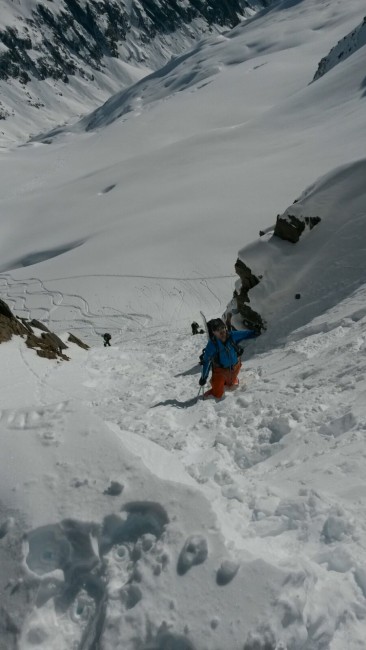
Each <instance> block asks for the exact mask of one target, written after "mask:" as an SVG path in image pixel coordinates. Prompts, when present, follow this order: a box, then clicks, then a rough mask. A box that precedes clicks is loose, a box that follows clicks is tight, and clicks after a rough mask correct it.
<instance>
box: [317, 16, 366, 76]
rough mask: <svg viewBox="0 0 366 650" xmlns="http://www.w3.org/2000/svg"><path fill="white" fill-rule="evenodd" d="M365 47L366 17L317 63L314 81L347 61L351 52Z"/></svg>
mask: <svg viewBox="0 0 366 650" xmlns="http://www.w3.org/2000/svg"><path fill="white" fill-rule="evenodd" d="M364 45H366V16H365V17H364V19H363V21H362V23H361V24H360V25H358V26H357V27H356V28H355V29H353V30H352V32H351V33H350V34H347V36H345V37H344V38H342V39H341V40H340V41H338V43H337V45H335V46H334V47H332V49H331V51H330V52H329V54H327V56H325V57H324V58H323V59H322V60H321V61H320V63H319V66H318V69H317V71H316V73H315V75H314V81H316V80H317V79H319V77H322V76H323V75H324V74H326V73H327V72H328V71H329V70H331V69H332V68H334V66H335V65H338V63H340V62H341V61H344V60H345V59H347V58H348V57H349V56H351V54H353V52H356V51H357V50H359V49H360V47H363V46H364Z"/></svg>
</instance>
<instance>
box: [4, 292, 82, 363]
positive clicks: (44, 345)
mask: <svg viewBox="0 0 366 650" xmlns="http://www.w3.org/2000/svg"><path fill="white" fill-rule="evenodd" d="M35 330H40V333H37V331H35ZM14 335H17V336H21V337H22V338H25V344H26V346H27V347H28V348H34V349H35V350H36V352H37V354H38V356H40V357H44V358H47V359H64V360H68V359H69V357H67V356H66V355H65V354H64V352H63V351H64V350H67V348H68V346H67V345H66V343H65V342H64V341H63V340H62V339H61V338H60V337H59V336H57V334H55V333H54V332H50V330H49V329H48V327H47V326H46V325H44V324H43V323H41V322H40V321H38V320H37V319H32V320H31V321H27V320H26V319H25V318H21V319H18V318H16V317H15V316H14V314H13V313H12V311H11V309H10V308H9V307H8V305H7V304H6V302H4V301H3V300H0V343H2V342H6V341H10V340H11V338H12V337H13V336H14ZM69 341H70V342H71V343H76V344H77V345H79V347H82V348H84V349H88V348H89V346H88V345H86V344H85V343H83V342H82V341H80V339H77V338H76V337H73V335H72V334H70V336H69Z"/></svg>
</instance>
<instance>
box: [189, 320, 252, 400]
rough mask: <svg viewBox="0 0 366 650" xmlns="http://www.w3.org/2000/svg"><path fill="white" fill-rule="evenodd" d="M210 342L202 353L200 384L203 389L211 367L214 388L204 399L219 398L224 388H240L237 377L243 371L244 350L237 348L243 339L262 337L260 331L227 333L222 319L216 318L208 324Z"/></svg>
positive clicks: (206, 393) (207, 392) (212, 387)
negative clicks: (241, 357)
mask: <svg viewBox="0 0 366 650" xmlns="http://www.w3.org/2000/svg"><path fill="white" fill-rule="evenodd" d="M207 327H208V332H209V336H210V340H209V342H208V343H207V345H206V348H205V351H204V353H203V364H202V374H201V378H200V380H199V385H200V386H204V385H205V384H206V382H207V377H208V375H209V372H210V367H211V365H212V377H211V388H210V390H208V391H206V392H205V393H204V395H203V399H208V398H210V397H216V398H218V399H220V398H221V397H222V396H223V394H224V391H225V386H226V387H228V388H234V387H235V386H238V385H239V379H238V374H239V370H240V368H241V360H240V356H241V355H242V353H243V349H242V348H241V347H240V346H239V345H238V343H239V342H240V341H243V340H244V339H251V338H255V337H256V336H259V334H260V331H259V330H238V331H235V332H234V331H231V332H228V329H227V327H226V325H225V323H224V322H223V321H222V320H221V318H214V319H213V320H210V321H208V323H207Z"/></svg>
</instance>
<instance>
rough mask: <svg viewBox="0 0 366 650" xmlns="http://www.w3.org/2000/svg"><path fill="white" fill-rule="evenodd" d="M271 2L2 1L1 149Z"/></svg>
mask: <svg viewBox="0 0 366 650" xmlns="http://www.w3.org/2000/svg"><path fill="white" fill-rule="evenodd" d="M266 4H268V3H267V2H266V1H265V0H258V1H257V2H255V3H254V4H253V5H249V3H247V2H246V0H233V1H231V2H230V3H228V2H224V1H223V0H208V1H205V2H203V1H201V0H199V1H198V2H197V1H195V2H191V1H187V2H183V3H182V2H176V0H163V1H160V0H141V1H139V2H137V1H135V0H131V1H126V2H125V1H124V0H108V1H106V0H102V1H100V0H98V1H97V0H59V1H58V2H49V0H42V1H39V0H27V1H26V2H23V1H22V2H19V1H18V0H16V2H14V0H2V3H1V14H0V23H1V27H0V91H1V103H0V119H2V120H3V123H2V130H1V133H2V136H3V137H2V143H3V145H6V144H7V143H8V142H9V141H15V142H16V141H19V140H23V141H24V139H27V137H28V136H29V135H30V134H35V133H38V132H39V131H41V130H45V128H50V127H51V126H52V125H54V124H60V123H61V122H64V121H65V120H70V119H71V118H74V119H75V117H77V115H80V114H85V113H86V112H89V111H90V110H92V109H93V108H95V107H96V106H98V104H100V103H101V102H103V101H105V100H106V99H107V98H108V97H109V96H110V95H112V94H113V93H115V92H117V91H118V90H120V89H121V88H123V87H126V86H128V85H129V84H131V83H132V82H134V81H136V80H138V79H139V78H140V77H141V76H143V75H144V74H146V73H147V72H149V70H151V69H153V70H154V69H157V68H159V67H161V66H162V65H163V64H164V63H165V62H166V61H168V60H169V59H170V57H171V56H172V55H174V54H179V53H181V52H182V51H184V50H186V49H187V48H189V47H190V46H191V45H192V43H194V42H195V41H196V40H197V39H198V38H199V37H201V36H202V34H205V33H210V32H211V33H217V32H220V31H223V30H226V29H228V28H230V27H233V26H234V25H237V24H238V22H239V21H240V20H241V19H243V18H244V17H245V16H251V15H253V13H254V11H255V10H258V9H259V8H261V7H263V6H265V5H266ZM252 7H253V8H252ZM47 125H48V127H47Z"/></svg>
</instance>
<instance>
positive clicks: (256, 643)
mask: <svg viewBox="0 0 366 650" xmlns="http://www.w3.org/2000/svg"><path fill="white" fill-rule="evenodd" d="M363 12H364V5H363V2H360V1H358V0H352V1H350V2H347V3H339V2H337V1H336V0H332V1H331V2H329V0H328V1H327V2H325V1H324V2H323V1H321V2H319V1H317V2H315V1H314V0H303V1H302V2H294V1H293V0H292V1H290V0H288V1H287V2H280V3H278V4H277V5H276V7H274V8H273V9H272V10H271V11H268V12H266V13H265V14H263V15H262V16H259V17H258V18H256V19H253V20H251V21H249V22H248V23H247V24H246V25H243V26H239V27H238V28H236V29H235V30H233V31H232V32H230V33H229V34H226V35H225V36H221V37H219V38H214V37H213V38H212V39H206V40H204V41H203V42H202V43H200V44H199V45H198V46H197V47H196V48H195V49H194V50H192V52H190V53H187V55H186V56H184V57H181V58H178V59H176V60H174V61H172V62H171V63H170V64H168V66H166V67H165V68H163V69H162V70H161V71H160V72H159V73H155V74H153V75H151V76H150V77H148V78H146V79H144V80H143V81H141V82H139V83H138V84H137V85H135V86H132V87H131V88H130V89H129V90H128V91H126V92H123V93H122V94H120V95H118V96H116V97H114V98H112V99H111V100H110V101H109V102H107V103H106V104H105V105H104V106H103V107H101V108H100V109H99V110H98V111H97V112H96V113H93V114H92V115H91V116H90V117H89V118H87V119H84V120H82V121H81V122H80V123H78V124H77V125H75V127H74V128H73V129H69V130H68V131H65V130H63V129H60V130H57V131H56V132H53V133H48V134H47V135H45V136H44V137H43V138H42V139H40V140H38V141H34V142H33V143H31V144H29V145H27V146H24V147H21V148H19V149H17V150H15V151H8V152H3V153H2V158H1V160H0V163H1V174H0V187H1V193H0V196H1V204H0V205H1V212H0V215H1V216H0V219H1V235H2V236H1V242H0V295H1V297H2V298H3V299H4V300H5V301H6V302H8V304H9V305H10V307H11V308H12V309H13V311H14V313H16V315H18V316H20V317H21V316H27V317H28V316H31V317H34V318H38V319H40V320H42V321H43V322H45V323H46V324H48V325H49V326H50V327H51V328H52V329H54V330H56V331H57V332H59V333H60V334H61V335H62V336H66V331H72V332H74V333H76V334H78V335H80V336H81V337H82V338H84V339H85V340H86V341H87V342H88V343H89V344H90V345H91V350H90V351H89V352H86V351H84V350H81V349H79V348H76V347H74V346H73V345H71V346H70V349H69V351H68V352H69V354H70V357H71V360H70V361H69V362H62V363H57V362H54V361H47V360H44V359H40V358H38V357H36V356H35V354H34V352H33V351H32V350H28V349H26V348H25V346H24V344H23V341H22V340H20V339H13V340H12V341H11V342H9V343H3V344H1V345H0V368H1V373H0V436H1V450H2V452H1V454H0V567H1V571H0V594H1V608H0V632H1V634H0V648H1V650H30V649H31V648H32V649H33V648H35V647H37V648H39V649H40V650H50V649H51V648H52V650H70V649H72V650H111V649H113V650H364V648H365V638H366V625H365V621H366V573H365V557H366V554H365V542H364V539H365V529H366V512H365V498H364V497H365V494H366V485H365V450H364V439H365V431H366V409H365V395H366V361H365V349H366V348H365V341H366V308H365V298H366V282H365V271H366V261H365V260H366V256H365V250H364V248H365V225H364V224H365V218H366V217H365V215H366V196H365V185H364V178H365V173H366V162H365V158H364V156H365V149H364V133H365V132H366V131H365V126H366V112H365V97H364V74H365V72H364V63H365V52H364V49H365V48H364V47H361V48H359V49H358V50H357V51H355V52H354V53H353V54H352V55H351V56H349V57H348V59H347V60H345V61H342V62H341V63H340V64H339V65H337V66H335V67H334V68H333V69H331V70H330V71H329V72H328V73H327V74H326V75H324V76H323V77H321V78H320V79H318V80H317V81H316V82H313V83H310V82H311V80H312V78H313V76H314V73H315V70H316V69H317V65H318V63H319V61H320V59H321V58H322V57H323V56H324V55H325V54H326V53H327V52H329V50H330V49H331V48H332V47H333V46H334V45H335V44H336V43H337V41H338V40H340V38H342V37H344V36H345V35H346V34H348V33H349V32H350V31H351V30H352V29H353V28H354V26H356V25H358V24H360V22H361V21H362V17H363ZM295 199H298V201H297V203H295V204H294V205H293V204H292V202H293V201H294V200H295ZM287 206H290V207H289V208H287ZM284 210H285V213H284V214H293V211H296V210H297V211H298V214H299V215H300V214H301V216H302V217H305V216H319V217H320V219H321V221H320V223H319V224H318V225H317V226H316V227H315V228H313V230H311V231H306V232H305V233H304V234H303V236H302V237H301V238H300V241H299V243H298V244H296V245H292V244H290V243H288V242H283V241H277V240H276V239H274V238H272V237H271V231H270V230H269V231H268V227H270V226H271V225H272V224H274V222H275V217H276V214H277V213H283V212H284ZM259 229H266V230H267V234H266V235H265V236H264V237H262V238H260V239H259V238H258V231H259ZM253 240H254V242H253ZM239 248H240V257H241V258H242V259H243V261H244V262H245V263H246V264H247V265H249V266H250V267H251V268H252V269H253V271H254V272H255V273H256V274H258V275H260V276H262V277H261V282H260V283H259V284H258V285H257V287H255V289H254V290H253V291H252V292H251V293H250V298H251V305H252V306H253V307H254V308H255V309H258V310H259V311H260V312H261V313H262V314H263V316H264V318H265V319H266V321H267V323H268V329H267V331H266V332H265V333H264V334H263V335H262V336H261V337H260V338H259V339H256V340H255V341H251V342H249V343H248V345H247V346H246V349H245V353H244V369H243V370H242V372H241V384H240V387H239V388H238V390H237V391H236V392H233V393H230V392H228V393H227V394H226V395H225V397H224V399H223V400H222V401H218V402H216V401H214V400H209V401H197V399H196V398H197V394H198V378H199V374H200V367H199V366H198V364H197V359H198V355H199V353H200V352H201V349H202V347H203V345H204V344H205V337H204V336H197V337H191V336H190V328H189V324H190V322H191V321H192V320H193V319H195V320H199V318H200V316H199V310H200V309H202V310H203V311H204V312H205V313H206V314H207V316H216V315H220V314H222V312H223V311H224V309H225V307H226V305H227V304H228V303H229V302H230V300H231V297H232V292H233V289H234V287H235V277H234V273H233V265H234V262H235V259H236V256H237V252H238V249H239ZM295 294H300V299H299V300H295ZM104 331H110V332H111V334H112V347H111V348H103V347H102V341H101V338H100V334H102V333H103V332H104ZM24 533H26V534H27V535H26V538H24V537H23V536H24Z"/></svg>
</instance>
